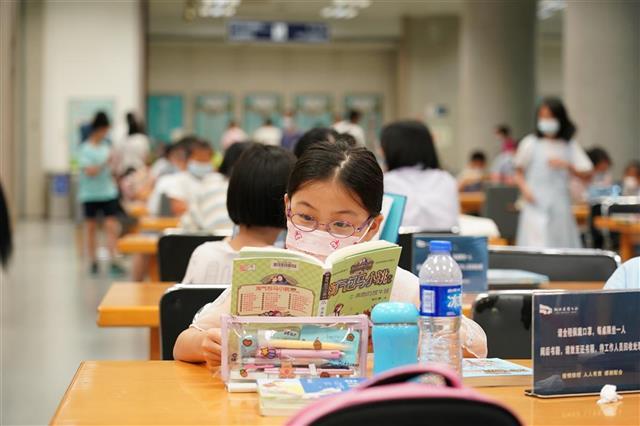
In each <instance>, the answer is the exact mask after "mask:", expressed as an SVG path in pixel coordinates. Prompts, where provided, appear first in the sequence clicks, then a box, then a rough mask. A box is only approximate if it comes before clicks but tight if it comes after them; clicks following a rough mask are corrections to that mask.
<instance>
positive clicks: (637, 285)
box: [604, 256, 640, 290]
mask: <svg viewBox="0 0 640 426" xmlns="http://www.w3.org/2000/svg"><path fill="white" fill-rule="evenodd" d="M604 289H605V290H625V289H640V256H639V257H634V258H633V259H630V260H627V261H626V262H625V263H624V264H622V266H620V267H619V268H618V269H616V271H615V272H614V273H613V275H611V276H610V277H609V279H608V280H607V283H606V284H605V285H604Z"/></svg>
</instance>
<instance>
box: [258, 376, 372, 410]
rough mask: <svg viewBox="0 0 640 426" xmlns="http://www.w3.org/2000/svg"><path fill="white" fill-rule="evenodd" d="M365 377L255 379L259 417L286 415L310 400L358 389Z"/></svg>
mask: <svg viewBox="0 0 640 426" xmlns="http://www.w3.org/2000/svg"><path fill="white" fill-rule="evenodd" d="M365 380H367V379H365V378H327V379H258V381H257V383H258V394H259V397H260V413H261V414H262V415H263V416H286V415H291V414H293V413H295V412H296V411H298V410H300V409H301V408H303V407H305V406H306V405H308V404H310V403H311V402H313V401H314V400H316V399H318V398H321V397H323V396H326V395H334V394H336V393H341V392H345V391H348V390H350V389H352V388H353V387H355V386H358V385H359V384H360V383H362V382H364V381H365Z"/></svg>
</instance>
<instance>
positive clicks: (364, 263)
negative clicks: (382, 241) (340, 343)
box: [318, 245, 402, 316]
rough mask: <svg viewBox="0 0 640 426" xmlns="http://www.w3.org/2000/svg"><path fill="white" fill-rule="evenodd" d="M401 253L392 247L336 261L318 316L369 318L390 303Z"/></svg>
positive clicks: (325, 283) (326, 281)
mask: <svg viewBox="0 0 640 426" xmlns="http://www.w3.org/2000/svg"><path fill="white" fill-rule="evenodd" d="M401 250H402V249H401V248H400V247H398V246H396V245H390V247H387V248H379V249H376V250H373V251H368V252H364V253H359V254H354V255H352V256H348V257H346V258H344V259H341V260H336V261H335V262H334V263H333V266H332V269H331V275H330V277H329V276H328V274H327V276H325V282H324V283H323V286H322V294H321V296H320V298H321V300H320V307H319V312H318V315H320V316H332V315H335V316H339V315H356V314H362V313H364V314H367V315H368V314H370V313H371V309H373V307H374V306H375V305H376V304H378V303H380V302H387V301H389V297H390V296H391V287H392V286H393V280H394V278H395V275H396V269H397V268H398V260H399V259H400V251H401ZM327 278H330V279H327Z"/></svg>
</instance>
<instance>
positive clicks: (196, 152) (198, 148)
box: [165, 140, 222, 216]
mask: <svg viewBox="0 0 640 426" xmlns="http://www.w3.org/2000/svg"><path fill="white" fill-rule="evenodd" d="M212 159H213V149H212V148H211V145H209V143H208V142H206V141H204V140H196V141H194V142H192V143H191V145H190V146H189V159H188V160H187V170H185V171H183V172H179V173H176V174H175V175H174V176H172V180H171V184H170V185H169V187H168V188H166V190H165V194H166V195H167V197H168V198H169V202H170V205H171V213H172V214H173V215H174V216H181V215H182V214H184V213H185V212H186V211H187V209H188V207H189V202H190V201H191V200H192V199H193V198H194V197H195V196H196V194H198V193H199V192H200V191H201V190H202V188H204V187H206V186H207V184H208V181H209V180H211V179H215V180H220V179H222V177H220V176H218V174H216V173H214V171H213V164H212Z"/></svg>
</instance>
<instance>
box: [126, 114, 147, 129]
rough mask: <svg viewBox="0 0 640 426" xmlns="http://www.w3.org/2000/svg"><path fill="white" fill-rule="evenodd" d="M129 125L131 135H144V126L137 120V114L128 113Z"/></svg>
mask: <svg viewBox="0 0 640 426" xmlns="http://www.w3.org/2000/svg"><path fill="white" fill-rule="evenodd" d="M127 125H128V126H129V133H128V134H129V135H135V134H137V133H143V134H144V125H143V124H142V123H141V122H140V121H138V119H136V116H135V114H134V113H132V112H128V113H127Z"/></svg>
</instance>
